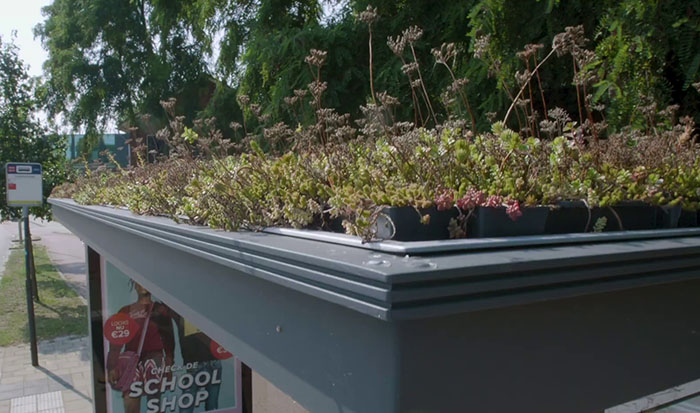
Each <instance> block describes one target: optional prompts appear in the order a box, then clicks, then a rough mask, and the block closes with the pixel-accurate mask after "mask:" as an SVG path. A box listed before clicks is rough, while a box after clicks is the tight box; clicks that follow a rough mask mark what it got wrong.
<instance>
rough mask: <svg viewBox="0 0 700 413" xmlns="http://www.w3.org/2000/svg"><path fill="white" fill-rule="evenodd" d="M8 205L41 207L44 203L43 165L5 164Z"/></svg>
mask: <svg viewBox="0 0 700 413" xmlns="http://www.w3.org/2000/svg"><path fill="white" fill-rule="evenodd" d="M5 177H6V178H7V179H6V185H7V187H6V188H5V189H6V191H5V192H6V194H7V205H9V206H11V207H24V206H41V205H42V204H43V203H44V191H43V181H42V170H41V164H38V163H20V162H8V163H6V164H5Z"/></svg>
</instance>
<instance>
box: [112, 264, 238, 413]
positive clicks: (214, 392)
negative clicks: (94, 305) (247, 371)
mask: <svg viewBox="0 0 700 413" xmlns="http://www.w3.org/2000/svg"><path fill="white" fill-rule="evenodd" d="M102 284H103V288H102V296H103V297H102V307H103V314H104V318H103V319H105V320H106V321H105V322H104V326H103V333H104V347H105V369H106V378H107V411H108V413H155V412H159V413H165V412H181V413H200V412H227V413H241V412H242V399H241V395H242V389H241V364H240V361H238V360H237V359H236V358H235V357H234V356H233V354H231V353H230V352H228V351H227V350H226V349H225V348H223V347H222V346H220V345H219V344H218V343H216V341H214V340H212V339H211V338H210V337H209V336H208V335H207V334H205V333H204V332H203V331H201V330H200V329H198V328H197V327H196V326H195V325H194V324H192V323H190V322H189V321H188V320H186V319H185V318H184V317H182V316H181V315H180V314H178V313H177V312H175V311H173V310H172V309H171V308H170V307H169V306H168V305H167V303H165V302H163V301H161V300H159V299H157V298H156V297H154V296H153V295H152V294H151V292H150V291H148V290H147V289H146V288H144V287H143V286H142V285H140V284H139V283H137V282H134V281H133V280H131V279H130V278H129V277H127V276H126V275H125V274H124V273H122V272H121V271H120V270H119V269H117V268H116V267H114V266H113V265H111V264H110V263H109V262H105V264H104V265H103V271H102Z"/></svg>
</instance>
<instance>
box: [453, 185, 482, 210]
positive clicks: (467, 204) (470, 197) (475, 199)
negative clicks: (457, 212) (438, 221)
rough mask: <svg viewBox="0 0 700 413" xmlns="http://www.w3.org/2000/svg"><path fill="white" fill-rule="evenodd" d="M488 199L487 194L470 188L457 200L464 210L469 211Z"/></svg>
mask: <svg viewBox="0 0 700 413" xmlns="http://www.w3.org/2000/svg"><path fill="white" fill-rule="evenodd" d="M485 201H486V195H484V193H483V192H481V191H477V190H476V189H468V190H467V192H466V193H465V194H464V196H463V197H462V198H460V199H458V200H457V206H458V207H459V208H460V209H461V210H463V211H469V210H471V209H474V208H476V207H478V206H480V205H483V204H484V202H485Z"/></svg>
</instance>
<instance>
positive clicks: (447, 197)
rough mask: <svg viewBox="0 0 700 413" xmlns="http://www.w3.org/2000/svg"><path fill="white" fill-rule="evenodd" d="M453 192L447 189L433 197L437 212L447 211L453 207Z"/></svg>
mask: <svg viewBox="0 0 700 413" xmlns="http://www.w3.org/2000/svg"><path fill="white" fill-rule="evenodd" d="M454 199H455V196H454V192H452V191H451V190H449V189H446V190H444V191H442V193H440V194H438V195H437V196H436V197H435V205H436V206H437V210H438V211H447V210H448V209H450V208H452V206H453V205H454Z"/></svg>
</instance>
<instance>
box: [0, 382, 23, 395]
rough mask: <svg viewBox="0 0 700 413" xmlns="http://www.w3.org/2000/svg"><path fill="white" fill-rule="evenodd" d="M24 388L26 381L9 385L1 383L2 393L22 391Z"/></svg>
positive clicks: (0, 391)
mask: <svg viewBox="0 0 700 413" xmlns="http://www.w3.org/2000/svg"><path fill="white" fill-rule="evenodd" d="M23 386H24V381H20V382H17V383H8V384H2V383H0V393H2V392H5V391H10V390H15V389H21V388H22V387H23Z"/></svg>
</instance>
